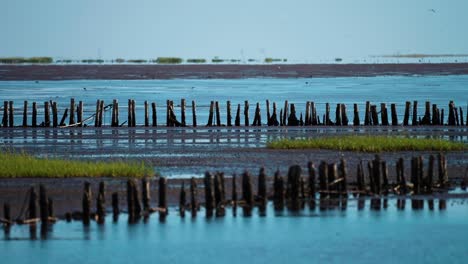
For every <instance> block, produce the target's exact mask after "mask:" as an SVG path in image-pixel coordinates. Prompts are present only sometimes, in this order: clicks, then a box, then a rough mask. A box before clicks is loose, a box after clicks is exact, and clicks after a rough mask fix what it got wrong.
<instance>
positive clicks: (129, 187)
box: [127, 179, 136, 223]
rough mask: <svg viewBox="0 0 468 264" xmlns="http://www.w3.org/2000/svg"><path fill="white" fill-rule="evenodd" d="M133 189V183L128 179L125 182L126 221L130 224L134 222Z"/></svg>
mask: <svg viewBox="0 0 468 264" xmlns="http://www.w3.org/2000/svg"><path fill="white" fill-rule="evenodd" d="M133 192H134V188H133V181H132V180H131V179H129V180H128V181H127V208H128V209H127V211H128V221H129V222H130V223H133V222H135V218H136V215H135V200H134V195H133Z"/></svg>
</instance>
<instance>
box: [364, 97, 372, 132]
mask: <svg viewBox="0 0 468 264" xmlns="http://www.w3.org/2000/svg"><path fill="white" fill-rule="evenodd" d="M370 112H371V106H370V102H369V101H366V111H365V117H364V125H365V126H370V125H372V124H371V116H370Z"/></svg>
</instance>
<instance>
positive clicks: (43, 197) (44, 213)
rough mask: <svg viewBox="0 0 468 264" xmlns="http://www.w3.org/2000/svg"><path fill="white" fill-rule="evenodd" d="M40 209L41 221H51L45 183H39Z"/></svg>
mask: <svg viewBox="0 0 468 264" xmlns="http://www.w3.org/2000/svg"><path fill="white" fill-rule="evenodd" d="M39 209H40V212H41V222H42V223H47V222H49V205H48V199H47V191H46V189H45V187H44V185H42V184H41V185H39Z"/></svg>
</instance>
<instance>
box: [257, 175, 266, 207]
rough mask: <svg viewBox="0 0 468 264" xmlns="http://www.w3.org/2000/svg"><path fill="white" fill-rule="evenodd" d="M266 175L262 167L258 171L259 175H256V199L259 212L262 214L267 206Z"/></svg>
mask: <svg viewBox="0 0 468 264" xmlns="http://www.w3.org/2000/svg"><path fill="white" fill-rule="evenodd" d="M266 178H267V176H266V174H265V168H264V167H262V168H261V169H260V173H259V174H258V192H257V199H258V201H259V203H260V207H259V208H260V212H261V213H264V212H265V210H266V204H267V186H266Z"/></svg>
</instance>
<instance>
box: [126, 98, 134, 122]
mask: <svg viewBox="0 0 468 264" xmlns="http://www.w3.org/2000/svg"><path fill="white" fill-rule="evenodd" d="M132 117H133V116H132V99H128V108H127V126H128V127H132V124H133V121H132Z"/></svg>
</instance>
